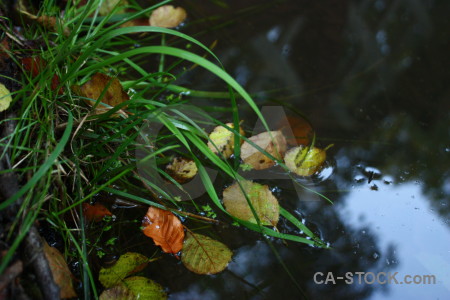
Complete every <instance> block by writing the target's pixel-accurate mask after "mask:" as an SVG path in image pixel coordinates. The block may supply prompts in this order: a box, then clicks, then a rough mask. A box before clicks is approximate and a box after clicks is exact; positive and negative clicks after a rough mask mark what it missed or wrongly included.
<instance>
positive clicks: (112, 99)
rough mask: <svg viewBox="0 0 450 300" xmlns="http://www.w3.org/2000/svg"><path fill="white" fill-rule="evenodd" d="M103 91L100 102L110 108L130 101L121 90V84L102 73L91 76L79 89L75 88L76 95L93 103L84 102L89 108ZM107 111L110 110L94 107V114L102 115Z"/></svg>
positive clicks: (99, 106) (103, 107)
mask: <svg viewBox="0 0 450 300" xmlns="http://www.w3.org/2000/svg"><path fill="white" fill-rule="evenodd" d="M105 89H106V91H105ZM103 91H105V93H104V95H103V97H102V99H101V101H102V102H103V103H105V104H108V105H109V106H112V107H114V106H116V105H118V104H120V103H122V102H125V101H127V100H129V99H130V97H129V96H128V95H127V93H125V91H124V90H123V88H122V84H121V83H120V81H119V80H118V79H117V78H111V77H109V76H108V75H105V74H102V73H95V74H94V76H92V78H91V79H90V80H89V81H88V82H86V83H85V84H83V85H82V86H81V87H78V86H76V87H75V92H76V93H77V94H79V95H80V96H83V97H86V98H90V99H92V100H94V102H93V101H89V100H86V101H85V102H86V103H87V104H88V105H90V106H93V105H94V103H95V100H97V99H98V98H99V97H100V96H101V95H102V93H103ZM123 108H125V107H123ZM109 109H110V108H107V107H105V106H103V105H101V104H99V105H98V106H97V107H96V112H97V113H104V112H106V111H108V110H109Z"/></svg>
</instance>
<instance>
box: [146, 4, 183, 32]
mask: <svg viewBox="0 0 450 300" xmlns="http://www.w3.org/2000/svg"><path fill="white" fill-rule="evenodd" d="M186 17H187V13H186V10H185V9H184V8H182V7H177V8H175V7H174V6H173V5H163V6H160V7H158V8H157V9H155V10H154V11H153V12H152V14H151V15H150V19H149V23H150V25H151V26H157V27H164V28H174V27H177V26H178V25H180V24H181V23H183V21H184V20H185V19H186Z"/></svg>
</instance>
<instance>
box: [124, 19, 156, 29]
mask: <svg viewBox="0 0 450 300" xmlns="http://www.w3.org/2000/svg"><path fill="white" fill-rule="evenodd" d="M131 26H150V23H149V20H148V18H137V19H133V20H130V21H128V22H125V23H123V24H122V25H120V27H131Z"/></svg>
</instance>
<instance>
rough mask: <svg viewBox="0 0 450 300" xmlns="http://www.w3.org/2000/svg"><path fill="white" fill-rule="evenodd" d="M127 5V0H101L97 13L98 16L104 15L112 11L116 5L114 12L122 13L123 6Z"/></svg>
mask: <svg viewBox="0 0 450 300" xmlns="http://www.w3.org/2000/svg"><path fill="white" fill-rule="evenodd" d="M126 5H128V1H127V0H103V1H102V3H101V5H100V7H99V10H98V13H99V15H100V16H106V15H108V14H109V13H111V12H112V11H113V9H114V8H115V7H116V6H118V7H119V9H118V10H117V11H116V12H115V13H116V14H120V13H124V12H125V6H126Z"/></svg>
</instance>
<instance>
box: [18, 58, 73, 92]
mask: <svg viewBox="0 0 450 300" xmlns="http://www.w3.org/2000/svg"><path fill="white" fill-rule="evenodd" d="M21 62H22V65H23V68H24V69H25V70H26V71H28V72H31V76H32V77H33V78H34V77H37V76H38V75H39V74H40V73H41V72H44V71H45V69H46V67H47V62H46V61H45V60H44V59H42V58H41V57H39V56H33V57H24V58H22V60H21ZM58 86H59V77H58V75H56V74H53V77H52V79H51V85H50V87H51V89H52V90H56V89H57V88H58ZM63 93H64V90H63V88H62V87H61V88H60V89H59V90H58V94H59V95H62V94H63Z"/></svg>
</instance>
